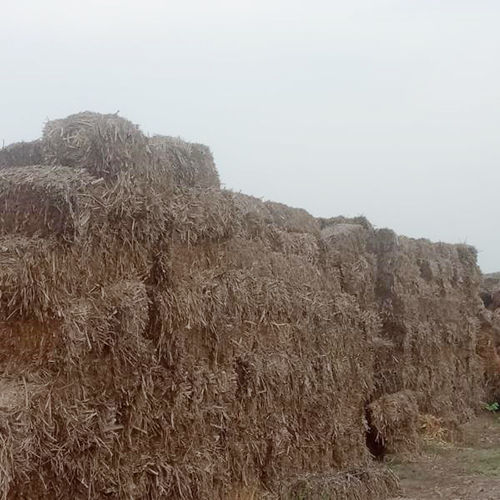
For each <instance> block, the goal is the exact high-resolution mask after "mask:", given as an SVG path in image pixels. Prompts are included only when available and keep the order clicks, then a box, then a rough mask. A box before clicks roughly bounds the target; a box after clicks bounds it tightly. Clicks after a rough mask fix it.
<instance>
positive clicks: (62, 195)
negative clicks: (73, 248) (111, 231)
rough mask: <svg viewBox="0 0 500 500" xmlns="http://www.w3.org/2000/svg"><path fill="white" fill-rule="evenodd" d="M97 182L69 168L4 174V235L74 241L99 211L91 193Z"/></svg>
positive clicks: (0, 227)
mask: <svg viewBox="0 0 500 500" xmlns="http://www.w3.org/2000/svg"><path fill="white" fill-rule="evenodd" d="M96 182H97V181H96V179H95V178H93V177H91V176H90V175H88V174H87V173H86V172H85V171H82V170H75V169H71V168H68V167H44V166H32V167H25V168H9V169H4V170H0V235H6V234H22V235H24V236H36V237H47V236H51V235H55V236H58V237H60V238H62V239H63V240H66V241H74V240H75V239H77V238H79V237H80V236H81V234H82V232H83V231H84V230H85V226H86V224H87V222H88V221H89V219H90V217H91V216H92V211H95V210H96V209H99V207H96V206H95V205H96V204H95V203H92V201H93V198H92V196H91V193H89V192H88V191H90V190H91V188H92V187H93V186H95V184H96ZM93 205H94V206H93Z"/></svg>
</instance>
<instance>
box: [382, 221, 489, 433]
mask: <svg viewBox="0 0 500 500" xmlns="http://www.w3.org/2000/svg"><path fill="white" fill-rule="evenodd" d="M373 251H374V252H375V253H376V255H377V281H376V287H377V290H376V296H377V302H378V305H379V313H380V318H381V321H382V330H381V337H382V339H383V340H384V341H385V342H386V345H385V346H384V344H382V346H381V348H380V349H379V350H378V356H377V363H376V367H375V385H376V391H375V395H376V396H379V397H385V396H384V395H385V394H394V395H395V396H396V395H397V394H401V396H402V397H399V398H398V400H399V402H402V403H403V404H402V405H401V411H402V412H404V411H405V410H406V409H407V406H408V403H407V397H406V396H404V392H402V391H406V392H407V391H411V392H412V393H413V395H414V398H415V400H416V403H417V406H418V409H419V412H420V413H424V414H431V415H434V416H438V417H440V418H442V419H443V420H444V421H446V422H447V423H448V424H449V425H453V424H457V423H460V422H463V421H464V420H466V419H467V418H468V417H470V416H471V415H472V414H473V413H474V411H475V410H476V409H477V408H479V406H480V402H481V400H482V398H483V383H482V364H481V362H480V359H479V358H478V356H477V354H476V345H477V333H478V326H479V323H478V313H479V312H480V310H481V303H480V300H479V293H478V292H479V282H480V272H479V269H478V267H477V265H476V252H475V249H474V248H472V247H469V246H467V245H448V244H444V243H431V242H429V241H427V240H415V239H410V238H405V237H398V236H397V235H396V234H394V233H393V232H392V231H390V230H380V231H377V233H376V234H375V236H374V239H373Z"/></svg>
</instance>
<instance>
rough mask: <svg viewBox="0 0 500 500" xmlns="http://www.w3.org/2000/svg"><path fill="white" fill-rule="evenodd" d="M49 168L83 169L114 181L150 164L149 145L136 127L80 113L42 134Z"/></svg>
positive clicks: (48, 126) (54, 123)
mask: <svg viewBox="0 0 500 500" xmlns="http://www.w3.org/2000/svg"><path fill="white" fill-rule="evenodd" d="M43 159H44V163H45V164H48V165H63V166H67V167H73V168H85V169H87V170H88V171H89V172H90V173H91V174H93V175H95V176H96V177H105V178H114V177H116V176H117V175H118V174H119V173H122V172H132V173H133V172H134V170H138V169H140V168H141V167H143V168H144V167H146V166H147V165H148V164H149V160H150V157H149V153H148V141H147V139H146V137H145V136H144V134H143V133H142V132H141V131H140V130H139V127H138V126H137V125H134V124H133V123H131V122H130V121H128V120H126V119H124V118H121V117H120V116H118V115H111V114H107V115H104V114H100V113H91V112H88V111H87V112H83V113H78V114H75V115H71V116H68V117H67V118H64V119H60V120H51V121H49V122H47V123H46V125H45V128H44V130H43Z"/></svg>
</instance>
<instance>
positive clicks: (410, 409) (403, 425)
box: [367, 391, 419, 452]
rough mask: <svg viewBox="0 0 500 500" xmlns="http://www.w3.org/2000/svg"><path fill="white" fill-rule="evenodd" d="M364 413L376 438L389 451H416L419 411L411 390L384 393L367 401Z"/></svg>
mask: <svg viewBox="0 0 500 500" xmlns="http://www.w3.org/2000/svg"><path fill="white" fill-rule="evenodd" d="M367 414H368V420H369V422H368V424H369V426H370V427H371V428H372V430H373V431H374V432H375V434H376V437H375V439H376V441H377V442H379V443H380V444H381V445H382V446H384V448H385V449H386V450H387V451H388V452H397V451H401V450H412V451H415V449H416V447H417V428H418V417H419V411H418V402H417V397H416V395H415V394H414V393H413V392H412V391H400V392H396V393H394V394H384V395H383V396H382V397H380V398H379V399H377V400H375V401H372V402H371V403H370V404H369V405H368V408H367Z"/></svg>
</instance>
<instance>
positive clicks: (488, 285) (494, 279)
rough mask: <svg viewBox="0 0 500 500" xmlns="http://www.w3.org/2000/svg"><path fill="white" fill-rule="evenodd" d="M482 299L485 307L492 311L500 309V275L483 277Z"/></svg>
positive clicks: (493, 274) (492, 274) (491, 274)
mask: <svg viewBox="0 0 500 500" xmlns="http://www.w3.org/2000/svg"><path fill="white" fill-rule="evenodd" d="M481 298H482V300H483V303H484V306H485V307H486V308H488V309H490V310H491V311H494V310H496V309H500V273H490V274H485V275H483V279H482V282H481Z"/></svg>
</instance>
